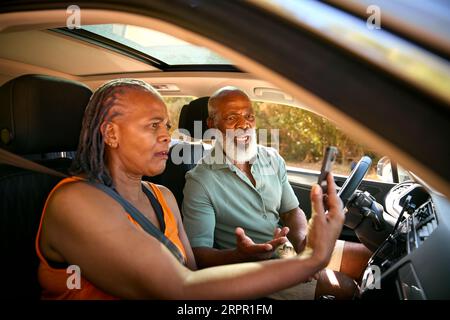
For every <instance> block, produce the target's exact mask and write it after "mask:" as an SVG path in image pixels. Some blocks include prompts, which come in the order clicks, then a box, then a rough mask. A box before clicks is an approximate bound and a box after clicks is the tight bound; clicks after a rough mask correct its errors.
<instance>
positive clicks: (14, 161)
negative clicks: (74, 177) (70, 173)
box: [0, 148, 67, 178]
mask: <svg viewBox="0 0 450 320" xmlns="http://www.w3.org/2000/svg"><path fill="white" fill-rule="evenodd" d="M0 163H4V164H8V165H10V166H14V167H19V168H23V169H27V170H31V171H37V172H41V173H45V174H49V175H53V176H57V177H61V178H66V177H67V175H66V174H64V173H61V172H59V171H56V170H53V169H51V168H47V167H46V166H43V165H41V164H39V163H36V162H34V161H31V160H28V159H26V158H24V157H21V156H18V155H16V154H14V153H12V152H9V151H6V150H5V149H2V148H0Z"/></svg>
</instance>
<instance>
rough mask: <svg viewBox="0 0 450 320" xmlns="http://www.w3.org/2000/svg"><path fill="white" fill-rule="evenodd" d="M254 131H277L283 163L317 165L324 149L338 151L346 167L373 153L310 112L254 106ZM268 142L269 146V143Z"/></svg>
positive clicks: (276, 105) (283, 107) (265, 103)
mask: <svg viewBox="0 0 450 320" xmlns="http://www.w3.org/2000/svg"><path fill="white" fill-rule="evenodd" d="M253 107H254V110H255V114H256V126H257V128H258V129H259V128H265V129H278V130H279V148H280V150H279V152H280V154H281V155H282V156H283V157H284V159H285V160H286V161H287V162H320V161H321V159H322V157H323V152H324V150H325V147H326V146H329V145H334V146H336V147H337V148H338V149H339V156H338V159H337V161H338V162H339V163H341V164H348V163H351V162H352V161H358V160H359V158H360V157H361V156H362V155H363V154H368V155H369V156H372V160H374V161H377V160H378V159H374V158H377V157H376V156H375V154H374V153H373V151H371V150H369V149H368V148H366V147H364V146H363V145H361V144H357V143H355V142H354V141H352V140H350V139H349V138H348V137H347V135H345V134H344V133H343V132H342V131H341V130H339V129H338V128H337V127H336V126H335V125H334V124H333V123H331V122H330V121H328V120H327V119H325V118H323V117H321V116H318V115H316V114H314V113H312V112H309V111H306V110H303V109H300V108H295V107H291V106H285V105H280V104H274V103H267V102H254V103H253ZM268 141H269V142H273V141H272V140H271V139H270V134H269V139H268Z"/></svg>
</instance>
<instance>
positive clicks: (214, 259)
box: [192, 247, 249, 269]
mask: <svg viewBox="0 0 450 320" xmlns="http://www.w3.org/2000/svg"><path fill="white" fill-rule="evenodd" d="M192 251H193V252H194V256H195V261H196V262H197V267H198V268H199V269H200V268H207V267H212V266H219V265H224V264H232V263H240V262H247V261H249V260H248V259H245V258H244V257H243V256H242V255H240V254H239V252H238V251H237V250H236V249H223V250H219V249H214V248H207V247H198V248H192Z"/></svg>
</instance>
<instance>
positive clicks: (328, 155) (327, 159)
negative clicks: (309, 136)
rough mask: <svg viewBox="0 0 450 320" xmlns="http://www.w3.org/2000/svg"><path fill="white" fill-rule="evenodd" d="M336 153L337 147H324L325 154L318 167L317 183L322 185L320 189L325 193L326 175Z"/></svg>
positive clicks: (329, 170)
mask: <svg viewBox="0 0 450 320" xmlns="http://www.w3.org/2000/svg"><path fill="white" fill-rule="evenodd" d="M337 153H338V149H337V148H336V147H333V146H328V147H327V148H326V149H325V155H324V157H323V162H322V168H321V169H320V175H319V180H318V181H317V183H318V184H319V185H320V186H321V187H322V191H323V193H324V194H326V193H327V189H328V187H327V175H328V173H329V172H331V168H332V166H333V163H334V161H335V160H336V155H337Z"/></svg>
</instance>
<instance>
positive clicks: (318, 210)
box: [307, 174, 345, 267]
mask: <svg viewBox="0 0 450 320" xmlns="http://www.w3.org/2000/svg"><path fill="white" fill-rule="evenodd" d="M327 182H328V192H327V196H328V197H327V205H328V208H329V209H328V213H325V209H324V206H323V194H322V189H321V188H320V186H319V185H317V184H316V185H314V186H313V188H312V189H311V202H312V218H311V220H310V221H309V222H310V223H309V232H308V240H307V247H308V248H310V249H312V256H313V257H314V258H316V259H317V260H318V261H319V262H320V263H321V264H322V265H323V267H325V266H326V265H327V264H328V262H329V260H330V258H331V254H332V253H333V249H334V245H335V243H336V240H337V239H338V237H339V235H340V233H341V230H342V226H343V224H344V220H345V215H344V211H343V206H342V201H341V199H340V198H339V197H338V195H337V193H336V185H335V184H334V179H333V176H332V175H331V174H328V176H327Z"/></svg>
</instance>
